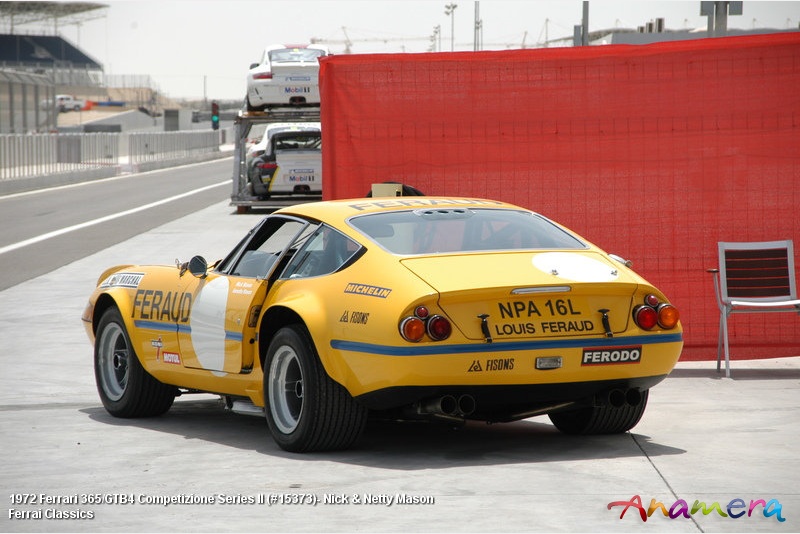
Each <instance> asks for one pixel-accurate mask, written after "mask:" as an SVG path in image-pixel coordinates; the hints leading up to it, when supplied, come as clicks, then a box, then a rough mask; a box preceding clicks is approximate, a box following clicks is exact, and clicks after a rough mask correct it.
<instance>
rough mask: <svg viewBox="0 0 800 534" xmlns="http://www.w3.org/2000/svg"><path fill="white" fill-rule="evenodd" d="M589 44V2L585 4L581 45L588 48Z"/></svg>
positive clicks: (586, 0)
mask: <svg viewBox="0 0 800 534" xmlns="http://www.w3.org/2000/svg"><path fill="white" fill-rule="evenodd" d="M588 44H589V2H588V0H584V2H583V31H582V32H581V45H582V46H587V45H588Z"/></svg>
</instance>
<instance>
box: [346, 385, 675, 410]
mask: <svg viewBox="0 0 800 534" xmlns="http://www.w3.org/2000/svg"><path fill="white" fill-rule="evenodd" d="M666 377H667V375H658V376H648V377H639V378H627V379H617V380H598V381H593V382H572V383H563V384H524V385H498V386H405V387H402V386H400V387H389V388H385V389H381V390H378V391H373V392H371V393H366V394H364V395H360V396H358V397H356V399H357V400H358V401H359V402H360V403H362V404H363V405H364V406H366V407H368V408H369V409H372V410H390V409H393V408H401V407H406V406H412V405H414V404H416V403H424V402H425V401H426V400H429V399H436V398H441V397H445V396H451V397H453V398H456V399H457V398H460V397H463V396H465V395H466V396H470V397H472V398H473V399H474V404H475V410H474V412H472V413H470V414H469V416H468V417H467V418H469V419H477V420H486V421H509V420H514V419H520V418H523V417H526V416H532V415H534V414H535V413H537V412H539V413H547V412H550V411H555V410H557V409H559V408H562V407H566V405H569V406H571V407H575V406H589V405H593V404H602V403H604V402H606V399H607V398H608V396H609V395H610V394H611V392H618V391H621V392H623V393H624V392H627V391H629V390H638V391H645V390H649V389H650V388H652V387H653V386H655V385H656V384H658V383H659V382H661V381H662V380H664V379H665V378H666Z"/></svg>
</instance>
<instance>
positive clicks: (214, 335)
mask: <svg viewBox="0 0 800 534" xmlns="http://www.w3.org/2000/svg"><path fill="white" fill-rule="evenodd" d="M227 307H228V278H227V277H225V276H219V277H217V278H215V279H213V280H211V281H210V282H209V283H208V284H206V286H205V287H204V288H203V289H201V290H200V294H199V295H197V300H195V303H194V305H193V306H192V314H191V318H190V319H189V321H190V324H191V327H192V334H191V336H192V346H193V347H194V352H195V355H196V356H197V361H199V362H200V367H202V368H203V369H209V370H214V371H221V370H222V369H223V367H224V365H225V310H226V309H227Z"/></svg>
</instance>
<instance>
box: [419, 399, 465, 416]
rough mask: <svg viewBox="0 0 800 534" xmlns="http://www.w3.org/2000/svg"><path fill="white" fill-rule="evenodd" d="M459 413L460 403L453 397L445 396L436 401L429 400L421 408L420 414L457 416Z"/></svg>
mask: <svg viewBox="0 0 800 534" xmlns="http://www.w3.org/2000/svg"><path fill="white" fill-rule="evenodd" d="M457 412H458V401H457V400H456V398H455V397H454V396H452V395H443V396H442V397H437V398H434V399H429V400H427V401H425V402H423V403H421V404H420V406H419V413H423V414H439V415H456V413H457Z"/></svg>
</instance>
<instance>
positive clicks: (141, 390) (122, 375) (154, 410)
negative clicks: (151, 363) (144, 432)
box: [94, 308, 178, 418]
mask: <svg viewBox="0 0 800 534" xmlns="http://www.w3.org/2000/svg"><path fill="white" fill-rule="evenodd" d="M94 376H95V380H96V382H97V392H98V393H99V394H100V400H102V401H103V406H105V409H106V411H108V413H110V414H111V415H113V416H114V417H124V418H133V417H153V416H156V415H161V414H163V413H164V412H166V411H167V410H169V409H170V407H171V406H172V403H173V401H174V400H175V395H176V394H177V393H178V390H177V388H175V387H174V386H168V385H166V384H163V383H161V382H159V381H158V380H156V379H155V378H153V376H152V375H150V373H148V372H147V371H145V369H144V367H142V364H141V363H140V362H139V358H138V357H137V356H136V352H135V351H134V350H133V346H132V345H131V340H130V337H129V336H128V331H127V330H126V328H125V323H124V322H123V320H122V315H120V313H119V310H118V309H117V308H109V309H108V310H106V311H105V312H104V313H103V316H102V317H101V318H100V322H99V323H98V325H97V335H96V337H95V343H94Z"/></svg>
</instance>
